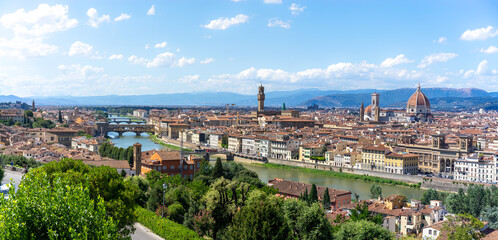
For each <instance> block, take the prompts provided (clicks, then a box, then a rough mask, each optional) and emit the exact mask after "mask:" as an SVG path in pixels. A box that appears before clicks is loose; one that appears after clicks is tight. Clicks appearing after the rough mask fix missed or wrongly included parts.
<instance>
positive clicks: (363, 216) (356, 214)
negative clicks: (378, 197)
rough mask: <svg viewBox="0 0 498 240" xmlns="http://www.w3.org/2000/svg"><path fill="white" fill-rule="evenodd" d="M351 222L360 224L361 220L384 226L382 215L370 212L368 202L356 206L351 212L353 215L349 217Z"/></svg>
mask: <svg viewBox="0 0 498 240" xmlns="http://www.w3.org/2000/svg"><path fill="white" fill-rule="evenodd" d="M349 220H351V221H353V222H358V221H361V220H367V221H370V222H374V223H376V224H379V225H380V224H382V220H383V218H382V215H380V214H373V213H371V212H369V211H368V204H367V203H366V202H360V203H358V204H356V206H355V208H354V209H352V210H351V214H350V215H349Z"/></svg>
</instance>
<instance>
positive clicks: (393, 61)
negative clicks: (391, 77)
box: [380, 54, 414, 68]
mask: <svg viewBox="0 0 498 240" xmlns="http://www.w3.org/2000/svg"><path fill="white" fill-rule="evenodd" d="M413 61H414V60H410V59H408V58H406V57H405V55H404V54H400V55H398V56H396V57H395V58H386V60H384V61H383V62H382V63H381V64H380V66H381V67H385V68H390V67H393V66H396V65H399V64H403V63H411V62H413Z"/></svg>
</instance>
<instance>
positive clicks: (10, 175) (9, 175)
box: [2, 169, 22, 189]
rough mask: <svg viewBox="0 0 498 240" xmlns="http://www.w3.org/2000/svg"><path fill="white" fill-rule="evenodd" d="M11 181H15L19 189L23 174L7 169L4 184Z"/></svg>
mask: <svg viewBox="0 0 498 240" xmlns="http://www.w3.org/2000/svg"><path fill="white" fill-rule="evenodd" d="M11 179H12V181H14V183H15V186H16V189H17V186H19V184H20V183H21V180H22V173H21V172H16V171H11V170H7V169H5V176H4V177H3V181H2V184H4V183H10V182H11Z"/></svg>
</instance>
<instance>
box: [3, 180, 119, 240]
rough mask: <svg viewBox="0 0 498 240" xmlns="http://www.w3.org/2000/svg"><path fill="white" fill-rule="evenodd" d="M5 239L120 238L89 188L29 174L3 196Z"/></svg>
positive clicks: (79, 184) (113, 221)
mask: <svg viewBox="0 0 498 240" xmlns="http://www.w3.org/2000/svg"><path fill="white" fill-rule="evenodd" d="M0 222H1V224H0V236H1V237H2V238H3V239H12V240H15V239H119V238H120V234H119V228H118V224H117V222H116V221H115V220H114V219H113V218H112V217H110V216H108V215H107V214H106V208H105V203H104V200H103V199H102V198H101V197H100V196H97V197H96V198H92V196H91V193H90V190H89V187H88V186H87V185H85V184H84V183H82V182H72V181H71V180H70V179H69V178H64V177H62V176H58V177H53V178H50V177H49V176H48V174H47V173H40V174H37V175H30V176H28V177H27V178H25V179H24V180H23V181H22V184H21V185H20V186H19V189H18V190H17V192H15V191H14V188H13V187H11V189H10V195H9V198H8V199H4V198H3V197H0Z"/></svg>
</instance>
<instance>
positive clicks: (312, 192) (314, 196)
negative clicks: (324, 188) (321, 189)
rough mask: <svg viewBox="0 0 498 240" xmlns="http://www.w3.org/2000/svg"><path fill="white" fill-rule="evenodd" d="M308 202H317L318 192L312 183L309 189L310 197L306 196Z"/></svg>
mask: <svg viewBox="0 0 498 240" xmlns="http://www.w3.org/2000/svg"><path fill="white" fill-rule="evenodd" d="M308 202H310V203H314V202H318V192H317V190H316V185H315V184H314V183H313V184H312V185H311V189H310V195H309V196H308Z"/></svg>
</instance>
